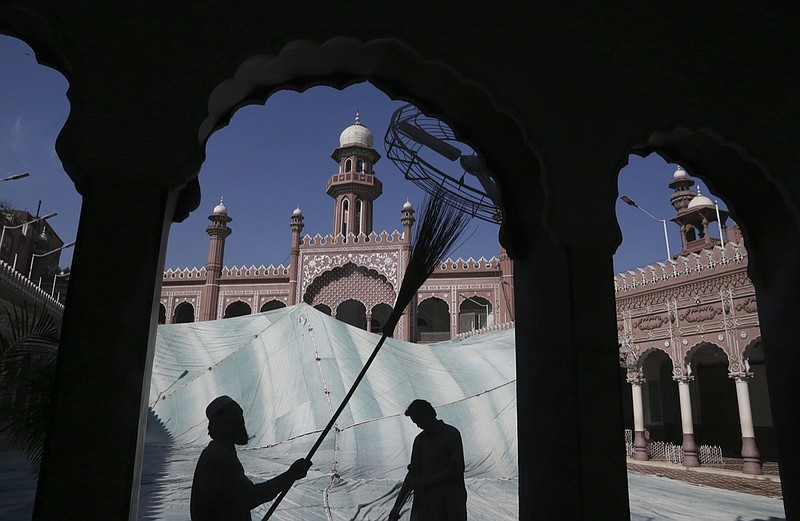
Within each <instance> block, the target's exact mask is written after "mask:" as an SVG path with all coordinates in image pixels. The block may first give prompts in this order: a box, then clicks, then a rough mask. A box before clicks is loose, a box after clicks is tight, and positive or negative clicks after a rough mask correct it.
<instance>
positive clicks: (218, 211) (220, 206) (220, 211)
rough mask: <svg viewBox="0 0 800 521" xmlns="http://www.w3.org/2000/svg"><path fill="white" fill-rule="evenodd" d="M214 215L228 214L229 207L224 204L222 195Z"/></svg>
mask: <svg viewBox="0 0 800 521" xmlns="http://www.w3.org/2000/svg"><path fill="white" fill-rule="evenodd" d="M213 213H214V215H228V209H227V208H225V205H224V204H222V197H220V198H219V204H218V205H217V206H215V207H214V212H213Z"/></svg>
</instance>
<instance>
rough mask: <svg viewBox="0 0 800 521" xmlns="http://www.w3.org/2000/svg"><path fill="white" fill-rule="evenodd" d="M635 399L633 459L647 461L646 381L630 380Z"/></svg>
mask: <svg viewBox="0 0 800 521" xmlns="http://www.w3.org/2000/svg"><path fill="white" fill-rule="evenodd" d="M629 382H630V384H631V395H632V397H633V450H634V453H633V459H635V460H638V461H647V460H649V459H650V457H649V456H648V455H647V438H646V437H645V434H644V402H643V401H642V383H643V382H644V380H642V379H635V380H629Z"/></svg>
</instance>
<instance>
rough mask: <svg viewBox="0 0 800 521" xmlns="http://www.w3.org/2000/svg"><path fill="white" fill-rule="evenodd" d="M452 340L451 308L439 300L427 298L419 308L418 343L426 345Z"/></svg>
mask: <svg viewBox="0 0 800 521" xmlns="http://www.w3.org/2000/svg"><path fill="white" fill-rule="evenodd" d="M449 339H450V306H448V305H447V302H445V301H444V300H442V299H440V298H438V297H430V298H426V299H425V300H423V301H422V302H420V303H419V305H418V306H417V342H419V343H421V344H426V343H430V342H441V341H443V340H449Z"/></svg>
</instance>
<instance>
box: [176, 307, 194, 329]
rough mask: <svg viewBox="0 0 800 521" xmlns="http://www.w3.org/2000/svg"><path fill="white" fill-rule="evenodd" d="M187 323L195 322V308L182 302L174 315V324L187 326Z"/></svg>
mask: <svg viewBox="0 0 800 521" xmlns="http://www.w3.org/2000/svg"><path fill="white" fill-rule="evenodd" d="M187 322H194V306H192V305H191V304H189V303H188V302H181V303H180V304H178V305H177V306H176V307H175V313H173V315H172V323H173V324H186V323H187Z"/></svg>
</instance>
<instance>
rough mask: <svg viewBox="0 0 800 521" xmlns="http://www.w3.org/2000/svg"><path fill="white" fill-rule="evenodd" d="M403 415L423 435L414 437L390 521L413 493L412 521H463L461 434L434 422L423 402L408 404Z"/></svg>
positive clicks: (433, 412) (433, 414)
mask: <svg viewBox="0 0 800 521" xmlns="http://www.w3.org/2000/svg"><path fill="white" fill-rule="evenodd" d="M405 414H406V416H408V417H409V418H411V421H413V422H414V423H415V424H416V425H417V427H419V428H420V429H422V432H421V433H420V434H418V435H417V437H416V438H414V447H413V448H412V450H411V464H410V465H409V466H408V474H407V475H406V478H405V479H404V480H403V486H402V487H401V489H400V494H398V496H397V500H396V501H395V504H394V508H392V511H391V513H390V514H389V521H396V520H397V519H400V510H401V509H402V508H403V504H405V502H406V500H407V499H408V497H409V496H410V495H411V493H412V492H413V493H414V502H413V504H412V507H411V521H465V520H466V519H467V489H466V486H465V485H464V447H463V445H462V443H461V433H459V432H458V429H456V428H455V427H453V426H452V425H448V424H446V423H445V422H443V421H442V420H439V419H437V418H436V410H435V409H434V408H433V406H432V405H431V404H430V403H428V402H427V401H425V400H414V401H413V402H411V405H409V406H408V409H406V413H405Z"/></svg>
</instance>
